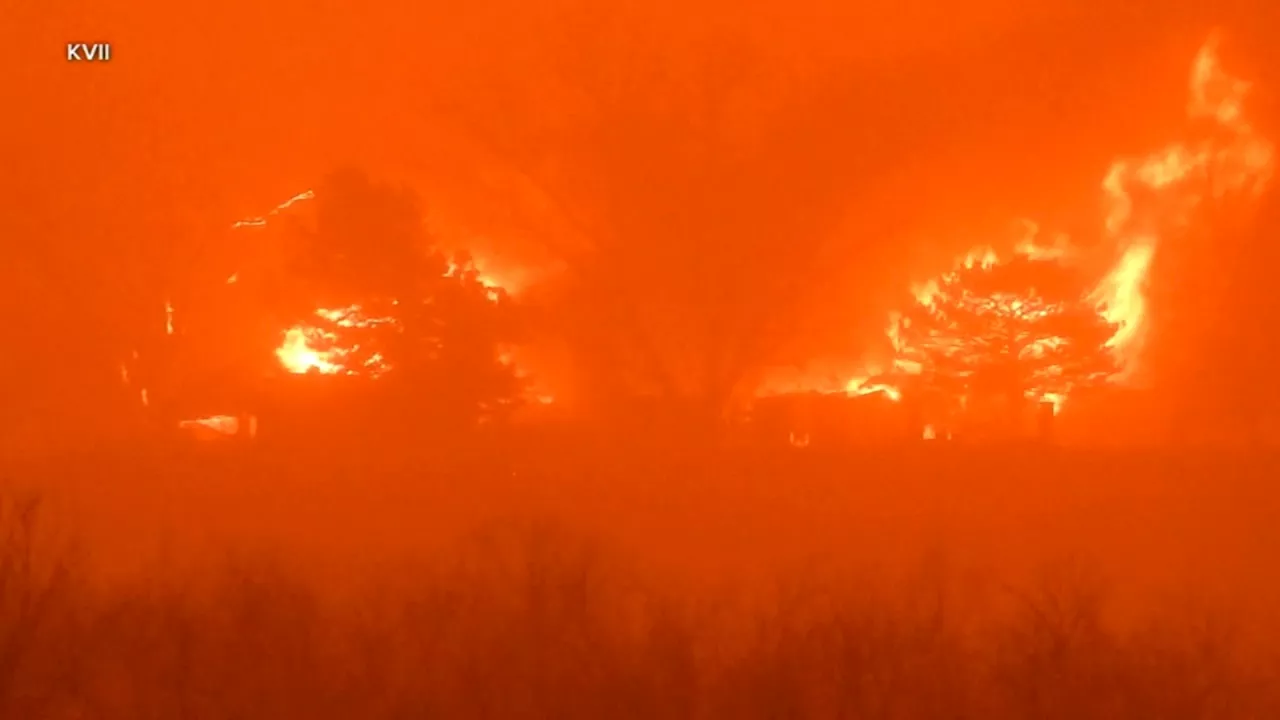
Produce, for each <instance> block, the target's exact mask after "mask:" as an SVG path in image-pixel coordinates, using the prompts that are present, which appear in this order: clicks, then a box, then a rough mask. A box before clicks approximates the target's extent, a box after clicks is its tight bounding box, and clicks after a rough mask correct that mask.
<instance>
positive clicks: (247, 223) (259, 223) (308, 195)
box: [231, 190, 316, 229]
mask: <svg viewBox="0 0 1280 720" xmlns="http://www.w3.org/2000/svg"><path fill="white" fill-rule="evenodd" d="M315 196H316V194H315V192H314V191H312V190H304V191H303V192H300V193H298V194H297V195H294V196H293V197H291V198H289V199H288V200H285V201H284V202H282V203H280V204H279V205H277V206H275V207H274V208H272V209H271V212H269V213H267V214H266V215H264V216H259V217H252V218H246V219H244V220H237V221H236V222H234V223H232V224H231V227H232V229H235V228H244V227H265V226H266V224H267V218H270V217H272V216H275V215H279V214H280V211H282V210H287V209H289V208H290V207H292V206H293V204H294V203H297V202H301V201H303V200H311V199H314V198H315Z"/></svg>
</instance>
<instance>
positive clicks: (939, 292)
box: [890, 252, 1119, 405]
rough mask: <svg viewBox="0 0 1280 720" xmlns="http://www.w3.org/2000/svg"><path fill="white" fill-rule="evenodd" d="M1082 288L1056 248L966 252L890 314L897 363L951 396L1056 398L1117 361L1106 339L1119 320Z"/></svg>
mask: <svg viewBox="0 0 1280 720" xmlns="http://www.w3.org/2000/svg"><path fill="white" fill-rule="evenodd" d="M1089 289H1090V286H1089V284H1088V283H1087V281H1086V280H1085V278H1084V277H1083V276H1082V274H1081V273H1080V272H1079V269H1078V268H1076V267H1075V266H1073V265H1072V264H1070V263H1064V262H1062V261H1060V260H1059V259H1056V258H1054V259H1048V258H1041V259H1037V258H1033V257H1030V256H1028V255H1026V254H1020V255H1018V256H1017V257H1015V258H1014V259H1012V260H1010V261H1008V262H1004V263H1001V262H998V261H997V259H996V257H995V255H994V253H991V252H988V253H984V254H983V255H982V256H980V257H976V256H974V255H970V256H969V257H966V258H965V259H964V260H962V261H961V262H960V263H958V264H957V266H956V268H955V269H953V270H952V271H951V272H949V273H946V274H944V275H943V276H942V277H940V278H939V279H938V280H935V281H934V282H931V283H929V284H927V285H924V286H921V287H917V288H916V289H915V296H916V303H915V304H914V305H913V306H912V307H911V309H910V310H908V311H906V312H903V313H898V314H895V315H894V316H893V317H892V320H891V322H892V323H893V326H892V327H891V328H890V337H891V339H892V340H893V342H894V344H895V350H896V351H897V356H896V359H895V371H896V372H897V373H899V374H902V375H916V376H918V377H919V381H918V382H919V383H920V384H921V385H923V389H925V390H927V391H928V390H931V391H938V392H942V393H944V394H945V395H947V396H951V397H959V398H969V397H971V396H974V395H978V396H988V397H990V396H998V397H1003V398H1006V399H1008V400H1011V401H1014V404H1015V405H1016V404H1017V400H1018V399H1020V398H1027V399H1030V400H1034V401H1041V402H1052V403H1054V404H1055V405H1056V404H1057V403H1059V402H1061V401H1062V399H1063V398H1065V397H1066V396H1067V394H1068V393H1069V392H1070V391H1071V390H1072V389H1074V388H1078V387H1082V386H1088V385H1091V384H1095V383H1098V382H1101V381H1102V380H1104V379H1105V378H1107V377H1109V376H1111V375H1113V374H1114V373H1116V372H1117V370H1118V369H1119V366H1118V363H1117V360H1116V358H1115V356H1114V355H1113V354H1112V353H1111V352H1110V351H1109V350H1108V348H1107V347H1106V345H1107V342H1108V341H1109V340H1110V338H1111V337H1113V336H1114V335H1115V332H1116V325H1115V324H1113V323H1111V322H1109V321H1107V320H1106V319H1105V318H1104V317H1103V316H1102V315H1101V314H1100V313H1099V312H1098V310H1097V308H1096V306H1095V305H1094V304H1093V303H1091V302H1089V300H1088V293H1089Z"/></svg>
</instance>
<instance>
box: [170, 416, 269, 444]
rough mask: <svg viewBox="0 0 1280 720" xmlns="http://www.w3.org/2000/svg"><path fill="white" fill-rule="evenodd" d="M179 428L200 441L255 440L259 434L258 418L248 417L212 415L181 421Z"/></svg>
mask: <svg viewBox="0 0 1280 720" xmlns="http://www.w3.org/2000/svg"><path fill="white" fill-rule="evenodd" d="M178 428H179V429H180V430H185V431H187V432H189V433H190V434H191V435H192V437H194V438H196V439H198V440H219V439H224V438H231V437H236V436H240V435H242V434H243V436H244V437H247V438H250V439H252V438H254V437H255V436H257V434H258V418H257V416H254V415H246V416H244V417H243V418H241V417H236V416H235V415H210V416H208V417H202V418H194V419H191V420H180V421H179V422H178Z"/></svg>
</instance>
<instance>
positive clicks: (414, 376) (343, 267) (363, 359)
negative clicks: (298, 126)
mask: <svg viewBox="0 0 1280 720" xmlns="http://www.w3.org/2000/svg"><path fill="white" fill-rule="evenodd" d="M290 233H291V234H292V236H293V237H292V238H291V242H290V243H289V244H290V246H291V247H292V248H294V253H295V254H294V255H293V257H291V258H290V263H289V265H290V273H289V274H290V275H291V280H292V282H293V283H295V286H294V288H293V292H292V293H289V294H288V295H286V296H284V300H283V302H282V303H281V305H280V307H279V311H280V312H281V313H283V317H287V318H288V321H289V323H291V324H290V325H289V327H288V329H287V330H285V332H284V338H283V342H282V343H281V344H280V345H279V346H278V347H277V348H276V349H275V356H276V358H277V359H278V360H279V361H280V364H281V365H282V366H283V367H284V369H286V370H288V371H289V372H292V373H299V374H305V373H318V374H330V375H354V376H365V377H368V378H370V379H375V378H381V377H382V376H384V375H389V374H390V373H391V372H392V371H395V378H394V383H395V384H396V385H397V386H398V387H397V391H396V393H395V396H396V397H399V398H408V397H413V398H415V400H414V402H419V401H421V402H423V403H425V404H427V406H428V407H429V408H430V409H432V410H435V411H441V412H445V413H446V414H450V415H463V416H474V415H475V414H476V413H477V412H479V411H480V410H481V409H485V408H487V409H488V410H487V412H490V413H491V412H492V411H494V410H495V409H497V408H501V407H506V406H510V405H511V404H513V402H514V400H515V399H516V398H517V396H518V394H519V393H518V390H519V387H518V385H519V383H518V381H517V378H516V377H515V374H514V371H513V368H512V367H511V366H510V365H509V364H508V363H505V362H504V361H503V354H502V352H501V348H502V346H503V344H504V343H507V342H510V341H511V340H512V334H513V332H514V329H515V323H514V319H513V317H512V313H513V308H512V307H511V304H510V303H509V302H508V300H507V298H506V296H505V294H504V293H503V292H502V291H501V289H500V288H494V287H491V286H490V284H488V283H486V282H484V280H483V278H482V277H481V276H480V275H479V273H478V272H477V271H476V269H475V267H474V265H473V264H472V263H471V262H470V259H469V258H467V257H454V258H450V257H447V256H446V255H445V254H444V253H442V252H441V251H439V250H438V248H437V247H436V245H435V243H434V242H433V239H432V238H431V237H430V236H429V235H428V233H427V232H426V230H425V226H424V222H423V217H422V210H421V206H420V201H419V200H418V198H417V196H416V195H415V194H414V193H412V192H411V191H409V190H407V189H404V188H397V187H393V186H390V185H380V184H377V183H374V182H372V181H370V180H369V178H367V177H366V176H365V175H363V174H362V173H360V172H358V171H355V170H342V171H339V172H336V173H334V174H332V175H330V176H329V177H328V178H327V179H326V180H325V182H324V183H323V184H322V185H321V186H320V187H319V189H318V191H317V193H316V200H315V220H314V222H313V223H310V224H307V223H299V224H295V225H294V226H292V227H291V228H290Z"/></svg>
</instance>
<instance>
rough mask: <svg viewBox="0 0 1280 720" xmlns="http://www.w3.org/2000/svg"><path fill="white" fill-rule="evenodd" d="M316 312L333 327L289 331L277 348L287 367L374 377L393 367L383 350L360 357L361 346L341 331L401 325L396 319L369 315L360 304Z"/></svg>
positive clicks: (313, 326)
mask: <svg viewBox="0 0 1280 720" xmlns="http://www.w3.org/2000/svg"><path fill="white" fill-rule="evenodd" d="M314 315H315V317H316V318H317V319H318V320H321V321H324V323H325V324H327V325H329V326H330V328H326V327H322V326H321V325H320V324H298V325H294V326H293V327H291V328H289V329H288V330H286V331H285V333H284V340H283V341H282V342H281V344H280V346H279V347H278V348H276V358H277V359H278V360H279V361H280V364H281V366H282V367H284V369H285V370H287V371H288V372H291V373H294V374H298V375H303V374H306V373H309V372H316V373H320V374H322V375H367V376H368V377H371V378H376V377H379V376H381V375H383V374H385V373H386V372H388V371H389V370H391V367H392V366H391V365H390V364H388V363H387V362H386V361H385V359H384V358H383V356H382V354H381V353H378V352H370V353H368V354H367V355H366V356H365V357H363V359H360V358H359V355H361V349H362V348H361V346H360V345H359V344H356V343H344V342H343V338H342V333H341V332H340V331H342V330H351V329H362V330H367V329H371V328H377V327H380V326H394V327H398V326H399V323H398V321H397V320H396V319H395V318H393V317H386V316H370V315H367V314H365V312H364V310H363V308H361V307H360V306H359V305H350V306H347V307H345V308H319V309H317V310H316V311H315V313H314ZM331 328H332V329H331Z"/></svg>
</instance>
